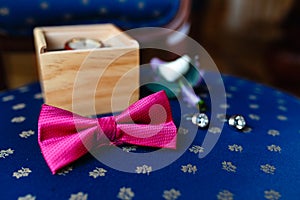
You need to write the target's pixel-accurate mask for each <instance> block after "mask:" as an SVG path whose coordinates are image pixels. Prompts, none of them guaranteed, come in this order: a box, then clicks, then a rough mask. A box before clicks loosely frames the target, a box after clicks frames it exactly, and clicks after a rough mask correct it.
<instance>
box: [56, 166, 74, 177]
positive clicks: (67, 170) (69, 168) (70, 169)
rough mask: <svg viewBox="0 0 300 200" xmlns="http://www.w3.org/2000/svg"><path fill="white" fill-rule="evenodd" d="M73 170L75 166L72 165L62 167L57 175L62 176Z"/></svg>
mask: <svg viewBox="0 0 300 200" xmlns="http://www.w3.org/2000/svg"><path fill="white" fill-rule="evenodd" d="M72 170H73V167H72V166H68V167H66V168H63V169H61V170H60V171H59V172H58V173H57V175H60V176H66V175H67V174H68V173H70V172H71V171H72Z"/></svg>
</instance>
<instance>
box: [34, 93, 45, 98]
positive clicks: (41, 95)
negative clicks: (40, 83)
mask: <svg viewBox="0 0 300 200" xmlns="http://www.w3.org/2000/svg"><path fill="white" fill-rule="evenodd" d="M43 96H44V95H43V94H42V93H36V94H35V95H34V96H33V98H35V99H42V98H43Z"/></svg>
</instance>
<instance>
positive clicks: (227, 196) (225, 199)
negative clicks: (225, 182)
mask: <svg viewBox="0 0 300 200" xmlns="http://www.w3.org/2000/svg"><path fill="white" fill-rule="evenodd" d="M217 198H218V200H233V194H232V193H231V192H229V191H228V190H223V191H221V192H219V193H218V195H217Z"/></svg>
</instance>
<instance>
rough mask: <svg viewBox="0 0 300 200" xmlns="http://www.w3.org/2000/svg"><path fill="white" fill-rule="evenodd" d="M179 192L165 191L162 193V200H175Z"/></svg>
mask: <svg viewBox="0 0 300 200" xmlns="http://www.w3.org/2000/svg"><path fill="white" fill-rule="evenodd" d="M180 195H181V194H180V191H179V190H175V189H171V190H165V191H164V193H163V198H164V199H166V200H176V199H177V198H178V197H179V196H180Z"/></svg>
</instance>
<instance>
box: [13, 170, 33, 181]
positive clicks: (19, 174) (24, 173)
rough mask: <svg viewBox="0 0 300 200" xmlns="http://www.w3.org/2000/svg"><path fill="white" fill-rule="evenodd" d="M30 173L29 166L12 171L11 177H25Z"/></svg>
mask: <svg viewBox="0 0 300 200" xmlns="http://www.w3.org/2000/svg"><path fill="white" fill-rule="evenodd" d="M30 173H31V170H30V169H29V168H24V167H22V169H19V170H18V171H17V172H14V173H13V177H16V178H17V179H19V178H21V177H27V176H28V175H29V174H30Z"/></svg>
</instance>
